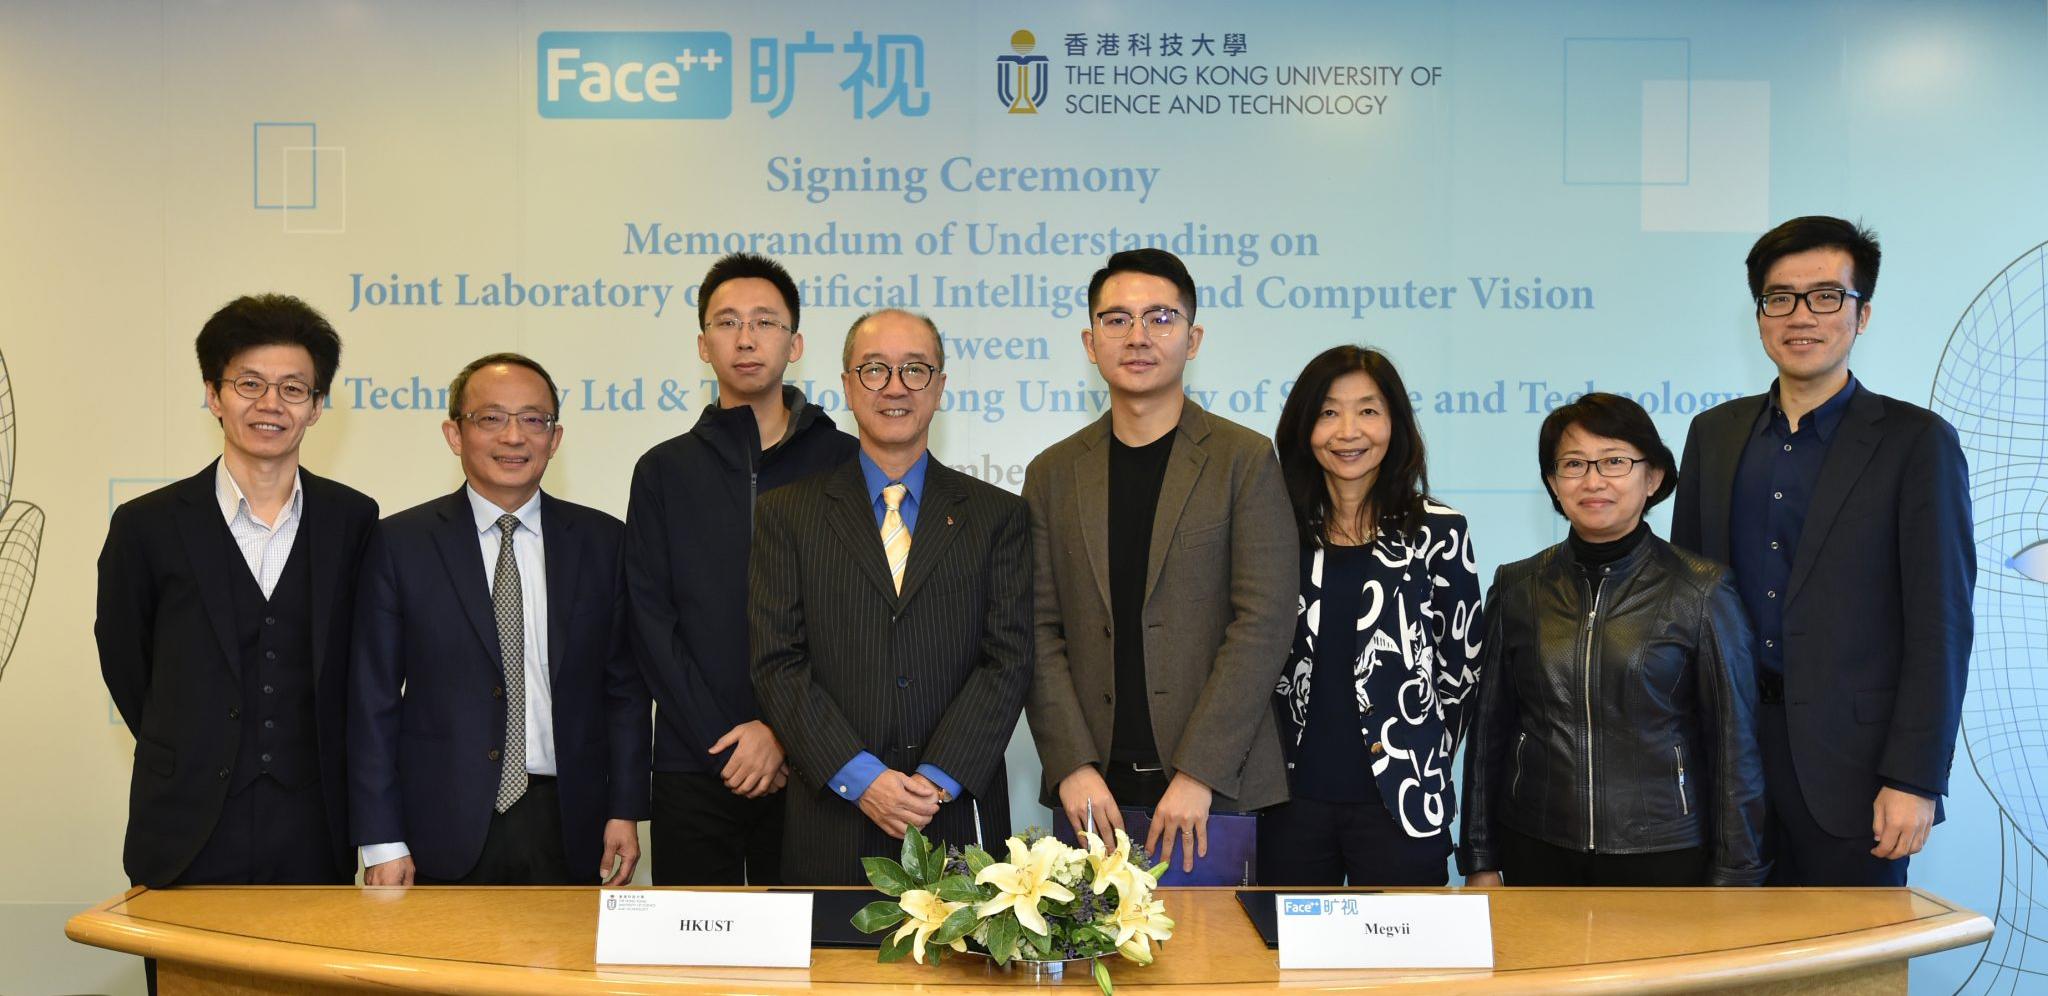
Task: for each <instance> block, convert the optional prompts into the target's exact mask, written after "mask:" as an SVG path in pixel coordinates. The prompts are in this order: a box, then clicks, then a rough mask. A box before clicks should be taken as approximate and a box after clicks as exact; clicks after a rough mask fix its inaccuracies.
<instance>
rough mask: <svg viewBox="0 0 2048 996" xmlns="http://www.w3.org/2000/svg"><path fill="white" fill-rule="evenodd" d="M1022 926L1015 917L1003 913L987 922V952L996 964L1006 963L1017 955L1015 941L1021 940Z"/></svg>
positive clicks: (1022, 935) (1022, 934)
mask: <svg viewBox="0 0 2048 996" xmlns="http://www.w3.org/2000/svg"><path fill="white" fill-rule="evenodd" d="M1023 937H1024V928H1023V927H1022V926H1021V925H1019V924H1018V923H1017V918H1016V917H1015V916H1012V915H1011V914H1009V913H1004V914H1002V915H1001V916H998V917H996V918H994V919H992V920H990V921H989V922H988V954H989V957H991V958H994V959H995V962H996V964H998V965H1007V964H1009V963H1010V959H1012V958H1015V957H1016V956H1017V942H1018V941H1020V940H1023Z"/></svg>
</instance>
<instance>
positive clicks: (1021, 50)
mask: <svg viewBox="0 0 2048 996" xmlns="http://www.w3.org/2000/svg"><path fill="white" fill-rule="evenodd" d="M1037 47H1038V39H1037V38H1036V37H1034V36H1033V35H1032V34H1031V32H1030V31H1026V30H1021V29H1020V30H1019V31H1018V32H1017V33H1016V34H1013V35H1011V36H1010V51H1011V52H1013V53H1015V54H1014V55H999V56H996V99H997V100H1000V101H1002V103H1003V106H1004V107H1006V108H1008V109H1009V111H1010V113H1011V114H1037V113H1038V109H1039V108H1040V107H1042V106H1044V105H1045V94H1046V89H1047V88H1048V87H1049V86H1050V84H1051V80H1052V60H1051V59H1048V58H1046V57H1045V56H1043V55H1032V54H1031V50H1032V49H1035V48H1037Z"/></svg>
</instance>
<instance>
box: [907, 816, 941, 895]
mask: <svg viewBox="0 0 2048 996" xmlns="http://www.w3.org/2000/svg"><path fill="white" fill-rule="evenodd" d="M931 853H932V845H931V842H930V841H927V840H925V839H924V834H922V833H919V832H918V829H917V828H916V827H910V828H908V830H907V831H906V832H905V833H904V834H903V856H902V861H903V871H904V872H905V873H906V874H908V875H909V876H910V880H911V881H913V882H916V883H919V884H920V885H921V884H923V883H925V882H929V881H931V880H932V879H933V878H936V877H937V876H935V875H933V874H931V871H930V869H928V868H926V867H925V859H926V858H928V857H929V856H930V855H931Z"/></svg>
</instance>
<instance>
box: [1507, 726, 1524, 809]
mask: <svg viewBox="0 0 2048 996" xmlns="http://www.w3.org/2000/svg"><path fill="white" fill-rule="evenodd" d="M1528 745H1529V735H1528V734H1527V733H1524V734H1522V735H1521V736H1520V737H1518V738H1517V739H1516V740H1515V781H1514V784H1512V785H1510V786H1508V798H1510V799H1519V798H1521V797H1522V748H1523V747H1526V746H1528Z"/></svg>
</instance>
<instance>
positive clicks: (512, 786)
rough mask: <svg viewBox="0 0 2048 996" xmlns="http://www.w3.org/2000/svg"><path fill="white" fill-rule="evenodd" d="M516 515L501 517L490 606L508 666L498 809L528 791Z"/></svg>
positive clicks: (523, 637)
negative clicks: (514, 536) (514, 543)
mask: <svg viewBox="0 0 2048 996" xmlns="http://www.w3.org/2000/svg"><path fill="white" fill-rule="evenodd" d="M518 528H519V517H518V516H516V515H501V516H498V571H497V574H496V575H495V577H494V578H493V579H492V581H491V608H492V610H493V611H494V612H495V613H496V614H497V616H498V654H499V656H501V657H503V658H504V665H505V751H504V753H503V754H501V755H499V760H501V761H502V762H503V764H502V765H501V766H500V768H499V771H498V812H501V813H502V812H504V811H505V810H508V809H511V808H512V804H513V803H515V802H518V801H519V797H520V796H522V795H525V794H526V621H525V615H524V613H523V611H522V609H523V605H522V597H521V595H522V593H521V591H520V590H519V562H518V561H517V560H515V559H513V557H512V533H513V531H514V530H517V529H518Z"/></svg>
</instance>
